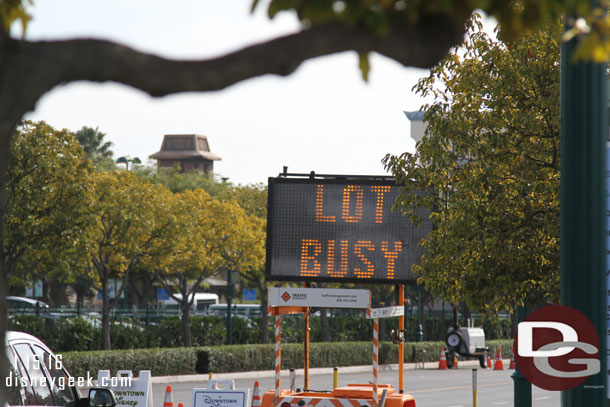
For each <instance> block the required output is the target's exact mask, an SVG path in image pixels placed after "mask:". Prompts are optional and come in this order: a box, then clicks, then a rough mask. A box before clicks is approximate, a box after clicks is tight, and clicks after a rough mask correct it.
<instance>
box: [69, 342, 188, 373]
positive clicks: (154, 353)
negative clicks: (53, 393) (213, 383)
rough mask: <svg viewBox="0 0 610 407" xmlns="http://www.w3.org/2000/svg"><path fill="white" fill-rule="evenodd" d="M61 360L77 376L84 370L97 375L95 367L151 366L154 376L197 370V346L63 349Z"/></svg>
mask: <svg viewBox="0 0 610 407" xmlns="http://www.w3.org/2000/svg"><path fill="white" fill-rule="evenodd" d="M62 361H63V364H64V366H66V369H68V371H69V372H70V373H71V374H72V375H73V376H76V377H81V376H82V377H86V376H87V372H90V374H91V376H93V377H94V378H97V372H98V370H110V371H112V373H116V371H117V370H131V371H134V372H135V371H139V370H150V371H151V373H152V375H153V376H170V375H181V374H194V373H197V370H196V368H195V365H196V362H197V350H196V348H172V349H139V350H113V351H93V352H65V353H63V354H62Z"/></svg>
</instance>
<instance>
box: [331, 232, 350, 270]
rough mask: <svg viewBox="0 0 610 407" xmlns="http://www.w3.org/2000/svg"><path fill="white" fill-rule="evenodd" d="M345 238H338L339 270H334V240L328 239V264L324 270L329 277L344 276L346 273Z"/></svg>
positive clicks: (346, 247)
mask: <svg viewBox="0 0 610 407" xmlns="http://www.w3.org/2000/svg"><path fill="white" fill-rule="evenodd" d="M348 245H349V243H348V241H347V240H339V271H335V241H334V240H329V241H328V265H327V266H326V270H327V272H328V275H329V276H331V277H344V276H345V275H346V274H347V249H348V247H349V246H348Z"/></svg>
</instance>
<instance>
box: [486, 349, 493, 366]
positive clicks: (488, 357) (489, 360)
mask: <svg viewBox="0 0 610 407" xmlns="http://www.w3.org/2000/svg"><path fill="white" fill-rule="evenodd" d="M491 367H492V366H491V355H490V354H489V352H487V368H488V369H491Z"/></svg>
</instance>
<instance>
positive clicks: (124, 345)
mask: <svg viewBox="0 0 610 407" xmlns="http://www.w3.org/2000/svg"><path fill="white" fill-rule="evenodd" d="M232 321H233V322H232V323H233V330H232V342H233V343H234V344H255V343H260V338H259V336H260V334H259V332H260V324H261V318H253V319H248V318H241V317H234V318H233V320H232ZM328 323H329V327H330V335H331V337H330V339H331V341H332V342H360V341H364V342H368V341H370V340H371V338H372V322H371V320H369V319H366V317H364V316H362V315H354V316H332V317H329V318H328ZM225 324H226V320H225V319H224V318H221V317H218V316H195V317H191V343H192V345H193V346H215V345H218V344H220V343H224V342H225V336H226V325H225ZM406 326H407V339H409V340H414V339H415V337H416V333H415V329H416V326H417V322H416V320H415V319H414V318H413V317H410V318H408V319H407V321H406ZM448 326H449V321H448V320H447V319H443V318H439V317H427V318H426V321H425V329H424V338H423V339H424V341H439V340H444V338H445V335H446V333H447V328H448ZM483 328H484V329H485V336H486V339H487V340H492V339H500V338H510V337H511V333H510V321H509V320H505V319H504V320H499V321H497V322H495V323H492V322H490V321H483ZM9 329H11V330H17V331H22V332H28V333H30V334H32V335H34V336H37V337H38V338H40V339H41V340H43V341H44V342H45V343H46V344H47V345H49V347H50V348H51V349H53V350H55V351H57V352H63V351H76V350H99V349H101V332H100V331H101V330H100V328H99V327H96V326H94V324H92V321H86V320H84V319H82V318H79V317H75V318H60V319H52V318H42V317H37V316H35V315H13V316H11V318H10V320H9ZM268 329H269V330H270V332H269V338H273V335H274V334H273V326H272V325H271V324H269V326H268ZM393 329H394V330H395V329H398V320H397V318H391V319H389V320H384V321H383V322H382V323H380V330H381V331H380V339H381V340H382V341H383V340H384V339H388V338H389V337H390V332H391V331H392V330H393ZM110 331H111V337H112V348H113V349H142V348H173V347H180V346H182V325H181V322H180V319H179V318H178V317H177V316H175V317H167V318H163V319H161V320H159V321H158V322H157V323H156V324H149V325H147V324H145V323H144V322H143V321H140V320H138V319H126V318H121V319H115V320H113V321H112V324H111V327H110ZM303 332H304V331H303V317H302V315H288V316H285V317H284V318H283V322H282V341H283V342H284V343H303ZM310 338H311V341H312V342H322V341H323V339H322V329H321V321H320V318H319V317H315V316H312V317H311V320H310Z"/></svg>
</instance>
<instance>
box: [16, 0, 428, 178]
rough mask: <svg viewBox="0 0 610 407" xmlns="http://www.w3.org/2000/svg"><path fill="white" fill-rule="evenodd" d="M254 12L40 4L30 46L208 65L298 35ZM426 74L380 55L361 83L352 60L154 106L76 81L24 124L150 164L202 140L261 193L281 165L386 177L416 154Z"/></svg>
mask: <svg viewBox="0 0 610 407" xmlns="http://www.w3.org/2000/svg"><path fill="white" fill-rule="evenodd" d="M250 4H251V0H231V1H218V0H216V1H211V0H197V1H196V0H190V1H186V0H175V1H172V2H167V1H164V2H161V1H157V0H130V1H124V0H104V1H83V0H53V1H48V0H37V1H36V2H35V4H34V7H33V8H32V10H31V11H32V14H33V16H34V19H33V21H32V22H31V23H30V25H29V27H28V31H27V34H26V38H28V39H32V40H34V39H58V38H62V39H63V38H73V37H98V38H105V39H111V40H115V41H119V42H121V43H124V44H127V45H130V46H132V47H135V48H137V49H140V50H144V51H147V52H153V53H156V54H160V55H163V56H166V57H173V58H203V57H211V56H215V55H221V54H223V53H226V52H229V51H232V50H235V49H238V48H240V47H243V46H246V45H249V44H252V43H254V42H259V41H262V40H264V39H268V38H272V37H274V36H277V35H279V34H286V33H290V32H294V31H296V30H298V22H297V20H296V18H295V17H294V16H293V15H291V14H287V13H284V15H280V16H278V17H276V19H274V20H269V19H268V18H267V16H266V13H265V11H266V10H264V8H263V7H261V8H260V9H259V10H258V11H257V12H256V13H255V14H254V15H251V14H250V13H249V9H250ZM15 34H17V32H16V31H15ZM41 69H44V67H41ZM427 73H428V72H427V71H426V70H420V69H412V68H404V67H403V66H401V65H399V64H397V63H396V62H394V61H392V60H389V59H387V58H385V57H382V56H378V55H375V56H373V58H372V70H371V73H370V79H369V82H368V83H365V82H363V81H362V79H361V76H360V71H359V69H358V62H357V56H356V55H355V54H354V53H344V54H340V55H334V56H330V57H323V58H317V59H314V60H311V61H309V62H306V63H304V64H303V65H302V66H301V67H300V68H299V69H298V70H297V71H296V72H295V73H294V74H293V75H291V76H289V77H288V78H280V77H275V76H269V75H268V76H265V77H260V78H256V79H251V80H248V81H245V82H242V83H239V84H237V85H234V86H232V87H230V88H228V89H225V90H223V91H219V92H208V93H186V94H179V95H175V96H168V97H164V98H157V99H154V98H151V97H149V96H147V95H145V94H144V93H142V92H140V91H138V90H134V89H131V88H128V87H126V86H123V85H118V84H114V83H106V84H89V83H84V82H79V83H74V84H70V85H65V86H61V87H58V88H56V89H54V90H53V91H51V92H49V93H48V94H47V95H45V96H44V97H43V98H42V99H41V100H40V101H39V102H38V104H37V105H36V109H35V110H34V112H32V113H31V114H29V115H28V116H27V118H29V119H31V120H45V121H47V122H48V123H50V124H51V125H53V126H54V127H56V128H67V129H70V130H73V131H76V130H78V129H80V128H81V127H82V126H89V127H99V129H100V130H101V131H102V132H104V133H106V134H107V137H106V139H107V140H109V141H112V142H113V143H114V148H113V150H114V152H115V158H116V157H119V156H125V155H128V156H131V157H139V158H140V159H141V160H142V161H144V162H146V161H147V158H148V156H149V155H151V154H153V153H155V152H156V151H158V150H159V149H160V147H161V141H162V139H163V135H164V134H176V133H188V134H193V133H196V134H204V135H206V136H207V137H208V140H209V142H210V147H211V150H212V152H214V153H216V154H218V155H220V156H221V157H222V161H219V162H216V164H215V172H216V173H219V174H221V175H222V176H224V177H228V178H229V179H230V180H231V181H233V182H236V183H242V184H244V183H256V182H265V183H266V182H267V177H269V176H276V175H277V174H278V173H279V172H280V171H281V170H282V166H284V165H286V166H288V169H289V171H290V172H309V171H316V172H318V173H331V174H383V173H385V171H384V169H383V166H382V165H381V159H382V158H383V156H384V155H385V154H387V153H392V154H400V153H402V152H404V151H413V150H414V142H413V141H412V140H411V138H410V135H409V125H410V123H409V121H408V120H407V118H406V117H405V115H404V113H403V111H405V110H406V111H412V110H419V108H420V106H421V105H422V104H423V103H424V100H422V99H421V98H419V97H418V96H416V95H414V94H413V93H412V91H411V88H412V87H413V85H415V83H416V82H417V80H418V78H420V77H422V76H425V75H427Z"/></svg>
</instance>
